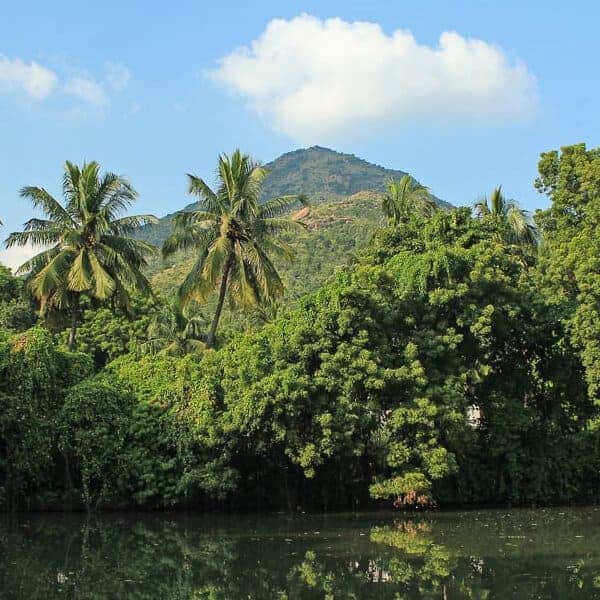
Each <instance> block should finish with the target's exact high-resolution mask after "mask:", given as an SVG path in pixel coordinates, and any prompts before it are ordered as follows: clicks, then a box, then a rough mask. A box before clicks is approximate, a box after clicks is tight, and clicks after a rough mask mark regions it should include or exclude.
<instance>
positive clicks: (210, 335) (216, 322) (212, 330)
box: [206, 259, 231, 348]
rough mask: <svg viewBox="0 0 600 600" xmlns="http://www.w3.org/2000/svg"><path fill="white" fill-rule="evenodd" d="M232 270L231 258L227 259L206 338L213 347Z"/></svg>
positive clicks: (207, 343)
mask: <svg viewBox="0 0 600 600" xmlns="http://www.w3.org/2000/svg"><path fill="white" fill-rule="evenodd" d="M230 270H231V259H229V260H228V261H227V264H226V265H225V271H224V272H223V279H222V280H221V288H220V289H219V300H218V302H217V308H216V310H215V316H214V317H213V320H212V323H211V324H210V330H209V332H208V337H207V338H206V345H207V346H208V347H209V348H212V347H213V346H214V345H215V336H216V333H217V327H218V325H219V319H220V318H221V312H222V310H223V304H224V302H225V293H226V292H227V281H228V279H229V271H230Z"/></svg>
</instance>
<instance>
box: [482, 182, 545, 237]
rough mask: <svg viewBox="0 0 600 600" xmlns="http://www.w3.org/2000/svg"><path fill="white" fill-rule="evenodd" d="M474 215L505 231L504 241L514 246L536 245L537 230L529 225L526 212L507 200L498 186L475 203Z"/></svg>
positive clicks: (515, 203) (513, 201)
mask: <svg viewBox="0 0 600 600" xmlns="http://www.w3.org/2000/svg"><path fill="white" fill-rule="evenodd" d="M474 208H475V214H476V215H477V216H478V217H479V218H486V217H487V218H490V219H492V220H494V221H496V222H497V223H499V224H500V225H501V226H502V227H503V228H504V230H505V232H506V234H505V235H504V241H506V242H507V243H509V244H513V245H515V246H523V247H535V246H536V245H537V243H538V234H537V229H536V228H535V226H534V225H533V224H532V223H531V221H530V219H529V215H528V213H527V211H526V210H524V209H522V208H521V207H520V206H519V204H518V202H516V201H515V200H507V199H506V198H505V197H504V194H503V193H502V186H501V185H499V186H498V187H497V188H496V189H495V190H494V191H493V192H492V194H491V195H490V198H489V200H488V199H487V198H486V197H485V196H484V197H483V198H482V199H481V200H478V201H477V202H476V203H475V207H474Z"/></svg>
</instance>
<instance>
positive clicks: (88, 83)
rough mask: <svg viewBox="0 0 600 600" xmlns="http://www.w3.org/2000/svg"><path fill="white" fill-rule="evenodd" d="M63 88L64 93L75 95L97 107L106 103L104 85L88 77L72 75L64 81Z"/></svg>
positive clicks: (106, 97)
mask: <svg viewBox="0 0 600 600" xmlns="http://www.w3.org/2000/svg"><path fill="white" fill-rule="evenodd" d="M63 90H64V92H65V93H66V94H69V95H71V96H75V97H76V98H79V99H80V100H83V101H84V102H87V103H88V104H92V105H93V106H96V107H98V108H102V107H104V106H106V105H107V104H108V96H107V94H106V92H105V90H104V86H103V85H102V84H100V83H98V82H96V81H94V80H93V79H90V78H89V77H72V78H71V79H69V80H68V81H67V82H66V83H65V85H64V88H63Z"/></svg>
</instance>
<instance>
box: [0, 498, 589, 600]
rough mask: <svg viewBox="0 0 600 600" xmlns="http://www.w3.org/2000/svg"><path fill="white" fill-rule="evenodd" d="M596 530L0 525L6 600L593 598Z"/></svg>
mask: <svg viewBox="0 0 600 600" xmlns="http://www.w3.org/2000/svg"><path fill="white" fill-rule="evenodd" d="M536 521H537V522H538V523H536ZM599 522H600V520H599V516H598V512H597V511H595V510H594V509H587V510H584V511H575V512H573V513H571V512H569V513H564V512H563V513H562V515H561V512H560V511H520V512H519V511H516V512H515V513H500V512H492V511H490V512H487V513H486V512H483V513H462V514H461V513H455V514H443V513H440V514H434V515H432V516H431V517H428V518H422V517H419V518H413V519H400V518H398V517H395V518H394V517H387V518H386V517H383V516H381V515H379V516H377V515H375V516H374V515H362V516H361V515H359V516H353V517H349V516H330V517H297V518H289V517H277V518H273V517H265V518H258V517H256V518H246V519H243V518H240V519H227V518H225V517H219V518H211V519H206V518H194V517H185V516H183V517H182V516H173V517H169V516H164V515H161V516H158V517H152V518H144V519H139V518H133V517H130V516H126V517H122V516H105V517H97V518H95V519H91V520H76V519H75V518H74V517H65V516H63V517H56V516H54V517H52V516H46V517H42V518H33V517H28V518H27V520H26V521H24V522H19V521H7V523H6V524H4V525H0V597H2V598H27V599H30V598H31V599H36V598H40V599H42V598H43V599H47V598H58V597H61V598H77V599H80V598H81V599H84V598H129V597H133V598H167V599H168V598H178V599H179V598H199V599H207V600H221V599H222V600H235V599H237V598H244V599H246V600H247V599H263V598H265V599H267V598H274V599H277V600H292V599H295V598H308V599H313V598H314V599H317V598H319V599H326V600H332V599H337V598H340V599H342V598H343V599H353V598H356V599H359V598H360V599H362V598H364V599H370V598H373V599H375V598H377V599H381V598H395V599H398V598H402V599H407V600H411V599H430V598H431V599H433V598H436V599H446V600H448V599H455V598H469V599H487V600H491V599H494V598H498V599H503V600H504V599H506V598H517V599H519V598H527V599H529V598H531V599H533V598H571V597H577V598H582V599H588V598H598V597H600V561H599V556H600V543H599V542H600V537H599V536H600V533H599V528H598V527H595V526H596V525H598V523H599ZM540 524H541V525H542V526H540ZM580 536H583V537H580Z"/></svg>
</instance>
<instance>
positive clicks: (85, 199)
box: [5, 161, 156, 349]
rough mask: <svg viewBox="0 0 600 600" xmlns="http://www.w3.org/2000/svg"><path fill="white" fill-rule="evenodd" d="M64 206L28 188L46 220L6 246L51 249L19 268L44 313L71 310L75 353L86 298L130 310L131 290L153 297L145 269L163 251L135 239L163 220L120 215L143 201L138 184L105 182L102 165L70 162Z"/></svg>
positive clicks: (109, 176)
mask: <svg viewBox="0 0 600 600" xmlns="http://www.w3.org/2000/svg"><path fill="white" fill-rule="evenodd" d="M62 188H63V197H64V206H63V205H61V204H60V202H58V200H56V199H55V198H53V197H52V196H51V195H50V193H48V192H47V191H46V190H45V189H44V188H40V187H31V186H28V187H24V188H22V189H21V191H20V195H21V197H22V198H27V199H28V200H30V201H31V202H32V204H33V206H34V207H35V208H40V209H41V210H42V211H43V212H44V213H45V216H46V218H45V219H37V218H34V219H30V220H29V221H27V222H26V223H25V224H24V227H23V231H19V232H15V233H11V234H10V235H9V236H8V238H7V240H6V242H5V244H6V247H7V248H10V247H11V246H25V245H27V244H32V245H34V246H42V247H45V249H44V250H43V251H42V252H40V253H39V254H37V255H36V256H34V257H33V258H32V259H31V260H28V261H27V262H26V263H24V264H23V265H21V266H20V267H19V268H18V269H17V274H28V275H29V279H30V281H29V285H30V287H31V290H32V292H33V294H34V295H35V296H36V297H37V298H38V299H39V300H40V303H41V309H42V314H44V313H45V312H46V310H47V309H49V308H55V309H59V310H61V311H66V312H68V313H70V317H71V326H70V334H69V348H70V349H73V348H75V341H76V332H77V326H78V323H79V318H80V302H81V298H82V296H88V297H90V298H92V299H95V300H99V301H105V300H108V299H111V300H112V301H113V302H114V304H120V305H124V306H128V305H129V293H130V292H132V291H134V290H136V291H139V292H142V293H150V284H149V283H148V280H147V279H146V277H145V276H144V275H143V273H142V271H141V269H142V267H143V266H144V265H146V257H147V256H149V255H151V254H153V253H154V252H155V251H156V249H155V248H154V247H153V246H151V245H149V244H147V243H145V242H142V241H141V240H137V239H134V238H132V237H129V235H128V234H131V233H132V232H133V231H135V230H136V229H137V228H139V227H140V226H142V225H144V224H146V223H155V222H156V218H155V217H153V216H151V215H139V216H119V215H121V214H122V213H123V212H124V211H125V210H126V209H127V208H128V207H129V206H130V205H131V204H132V203H133V202H134V201H135V199H136V198H137V193H136V191H135V190H134V189H133V187H132V186H131V185H130V183H129V182H128V181H127V180H126V179H124V178H123V177H120V176H118V175H115V174H114V173H106V174H104V175H103V176H102V177H100V165H99V164H98V163H97V162H90V163H84V164H83V166H82V167H81V168H80V167H79V166H77V165H74V164H72V163H70V162H68V161H67V162H66V163H65V172H64V176H63V185H62Z"/></svg>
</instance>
